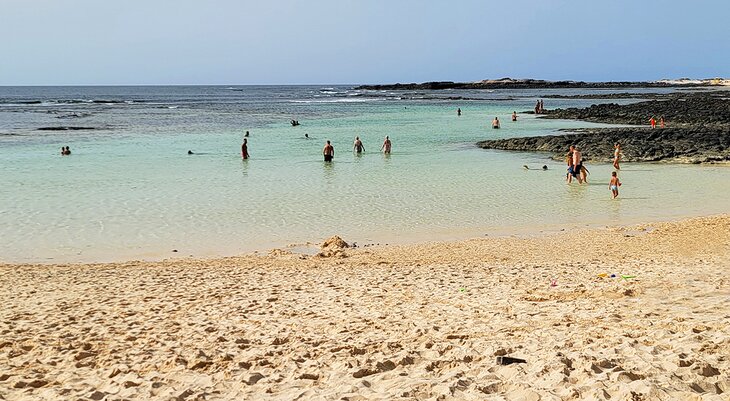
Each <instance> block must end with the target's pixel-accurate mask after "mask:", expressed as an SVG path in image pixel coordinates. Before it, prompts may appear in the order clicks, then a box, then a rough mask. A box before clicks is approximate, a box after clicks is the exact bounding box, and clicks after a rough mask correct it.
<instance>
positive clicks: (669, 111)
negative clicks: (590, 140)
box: [542, 91, 730, 126]
mask: <svg viewBox="0 0 730 401" xmlns="http://www.w3.org/2000/svg"><path fill="white" fill-rule="evenodd" d="M652 116H653V117H654V118H655V119H656V120H657V124H658V123H659V118H660V117H664V120H665V121H666V122H667V124H669V125H670V126H676V125H677V124H730V92H728V91H716V92H715V91H711V92H710V91H708V92H701V93H698V92H692V93H678V94H674V95H672V96H670V97H668V98H667V99H666V100H650V101H646V102H638V103H632V104H627V105H618V104H615V103H609V104H594V105H592V106H591V107H587V108H583V109H578V108H569V109H556V110H547V111H546V115H545V116H544V117H542V118H560V119H571V120H584V121H593V122H600V123H609V124H641V125H648V124H649V118H650V117H652Z"/></svg>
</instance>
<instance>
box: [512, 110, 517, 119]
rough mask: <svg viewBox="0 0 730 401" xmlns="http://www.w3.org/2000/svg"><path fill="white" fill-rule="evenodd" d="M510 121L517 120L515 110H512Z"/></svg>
mask: <svg viewBox="0 0 730 401" xmlns="http://www.w3.org/2000/svg"><path fill="white" fill-rule="evenodd" d="M512 121H517V112H516V111H513V112H512Z"/></svg>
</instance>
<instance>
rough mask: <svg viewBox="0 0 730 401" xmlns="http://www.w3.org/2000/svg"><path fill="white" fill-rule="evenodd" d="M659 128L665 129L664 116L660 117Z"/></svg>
mask: <svg viewBox="0 0 730 401" xmlns="http://www.w3.org/2000/svg"><path fill="white" fill-rule="evenodd" d="M659 128H664V116H661V117H659Z"/></svg>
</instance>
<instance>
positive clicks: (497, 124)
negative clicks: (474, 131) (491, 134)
mask: <svg viewBox="0 0 730 401" xmlns="http://www.w3.org/2000/svg"><path fill="white" fill-rule="evenodd" d="M492 128H494V129H498V128H499V118H497V117H494V120H492Z"/></svg>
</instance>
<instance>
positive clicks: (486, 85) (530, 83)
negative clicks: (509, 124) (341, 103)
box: [355, 78, 713, 90]
mask: <svg viewBox="0 0 730 401" xmlns="http://www.w3.org/2000/svg"><path fill="white" fill-rule="evenodd" d="M710 85H713V84H712V83H711V82H710V81H697V82H690V83H677V82H673V81H654V82H631V81H621V82H584V81H545V80H542V79H512V78H502V79H487V80H483V81H477V82H452V81H438V82H424V83H406V84H401V83H396V84H387V85H361V86H358V87H357V88H355V89H371V90H423V89H429V90H439V89H560V88H586V89H591V88H593V89H615V88H666V87H675V86H682V87H700V86H710Z"/></svg>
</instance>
